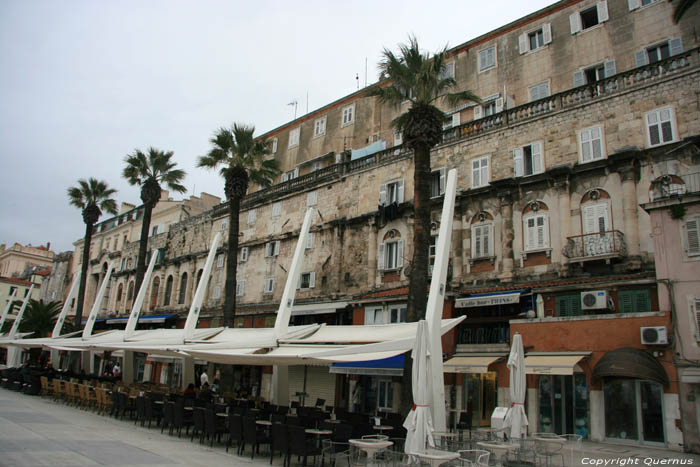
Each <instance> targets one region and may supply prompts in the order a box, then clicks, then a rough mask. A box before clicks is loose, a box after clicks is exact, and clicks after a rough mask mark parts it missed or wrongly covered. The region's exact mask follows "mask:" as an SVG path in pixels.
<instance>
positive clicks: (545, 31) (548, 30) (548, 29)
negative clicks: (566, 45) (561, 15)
mask: <svg viewBox="0 0 700 467" xmlns="http://www.w3.org/2000/svg"><path fill="white" fill-rule="evenodd" d="M542 42H543V43H544V44H545V45H547V44H549V43H551V42H552V25H551V24H550V23H544V24H543V25H542Z"/></svg>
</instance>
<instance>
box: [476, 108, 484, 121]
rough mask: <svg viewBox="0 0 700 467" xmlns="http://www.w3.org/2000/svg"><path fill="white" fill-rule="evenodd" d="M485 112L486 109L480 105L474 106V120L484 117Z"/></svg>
mask: <svg viewBox="0 0 700 467" xmlns="http://www.w3.org/2000/svg"><path fill="white" fill-rule="evenodd" d="M483 114H484V109H483V108H482V107H481V106H480V105H477V106H476V107H474V120H479V119H480V118H482V116H483Z"/></svg>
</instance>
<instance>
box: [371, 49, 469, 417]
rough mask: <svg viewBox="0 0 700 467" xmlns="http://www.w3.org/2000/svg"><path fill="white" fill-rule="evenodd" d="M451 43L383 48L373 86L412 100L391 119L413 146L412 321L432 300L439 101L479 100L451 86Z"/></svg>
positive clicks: (400, 100) (384, 95)
mask: <svg viewBox="0 0 700 467" xmlns="http://www.w3.org/2000/svg"><path fill="white" fill-rule="evenodd" d="M446 52H447V47H445V48H444V49H443V50H442V51H440V52H438V53H436V54H434V55H433V56H432V57H431V56H430V54H428V53H425V54H424V53H421V51H420V48H419V47H418V40H417V39H416V38H415V37H414V36H409V42H408V44H400V45H399V54H398V55H396V54H394V52H392V51H391V50H389V49H386V48H385V49H384V51H383V53H382V55H383V58H382V60H381V62H379V70H380V75H379V80H380V82H379V84H378V85H377V86H375V87H374V88H372V89H371V90H370V91H369V95H371V96H377V97H378V98H379V101H380V102H382V103H384V104H389V105H391V106H393V107H395V108H400V107H401V106H402V105H403V104H404V103H405V102H409V103H410V107H409V109H408V111H407V112H405V113H402V114H401V115H399V116H398V117H397V118H396V119H394V121H393V122H392V125H393V126H394V128H396V129H397V130H399V131H401V132H402V133H403V141H404V143H403V144H405V145H406V146H407V147H409V148H410V149H412V150H413V186H414V194H413V214H414V224H413V257H412V260H411V270H410V275H409V284H408V303H407V311H406V319H407V321H409V322H412V321H418V320H419V319H420V318H424V317H425V309H426V306H427V302H428V267H429V256H428V254H429V249H430V149H431V148H432V147H433V146H435V145H436V144H438V143H439V142H440V140H441V138H442V128H443V123H444V122H445V121H446V120H447V116H446V115H445V113H444V112H443V111H442V110H440V109H439V108H437V107H436V106H435V104H436V103H439V102H445V103H447V104H448V105H450V106H451V107H453V106H455V105H457V103H459V102H463V101H474V102H479V101H480V100H479V98H478V97H477V96H475V95H474V94H473V93H471V92H469V91H461V92H456V93H450V92H448V91H449V90H450V89H452V88H454V87H455V86H456V84H457V83H456V82H455V80H454V79H453V78H450V77H448V76H444V75H443V74H442V73H443V70H444V69H445V56H446ZM411 368H412V361H411V358H410V354H409V355H406V357H405V358H404V371H403V377H402V385H401V386H402V394H401V413H403V414H407V413H408V412H409V410H410V407H411V406H410V404H411V401H412V399H413V396H412V394H411V391H412V388H411V386H412V382H411Z"/></svg>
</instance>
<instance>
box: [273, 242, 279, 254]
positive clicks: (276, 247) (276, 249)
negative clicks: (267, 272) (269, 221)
mask: <svg viewBox="0 0 700 467" xmlns="http://www.w3.org/2000/svg"><path fill="white" fill-rule="evenodd" d="M274 245H275V250H274V252H273V256H277V255H279V254H280V241H279V240H275V244H274Z"/></svg>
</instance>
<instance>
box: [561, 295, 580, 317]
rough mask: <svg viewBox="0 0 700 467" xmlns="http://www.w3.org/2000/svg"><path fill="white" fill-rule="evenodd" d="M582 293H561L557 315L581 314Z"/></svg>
mask: <svg viewBox="0 0 700 467" xmlns="http://www.w3.org/2000/svg"><path fill="white" fill-rule="evenodd" d="M581 315H583V312H582V311H581V295H580V294H576V295H561V296H559V297H557V316H581Z"/></svg>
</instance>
